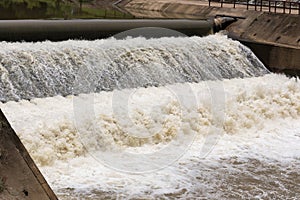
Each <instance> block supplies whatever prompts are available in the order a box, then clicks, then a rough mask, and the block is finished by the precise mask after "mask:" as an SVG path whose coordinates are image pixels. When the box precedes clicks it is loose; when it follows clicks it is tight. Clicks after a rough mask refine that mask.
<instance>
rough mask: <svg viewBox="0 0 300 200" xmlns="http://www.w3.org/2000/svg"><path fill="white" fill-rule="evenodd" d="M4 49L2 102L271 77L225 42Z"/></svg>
mask: <svg viewBox="0 0 300 200" xmlns="http://www.w3.org/2000/svg"><path fill="white" fill-rule="evenodd" d="M0 45H1V47H2V48H1V49H0V72H1V74H2V75H1V79H0V85H1V89H0V98H1V99H0V100H1V101H2V102H3V101H4V102H5V101H9V100H19V99H31V98H34V97H49V96H55V95H63V96H65V95H69V94H80V93H90V92H100V91H103V90H104V91H110V90H113V89H123V88H136V87H145V86H158V85H166V84H173V83H178V82H180V83H184V82H199V81H204V80H220V79H222V78H237V77H241V78H243V77H251V76H260V75H263V74H265V73H267V72H268V71H267V70H266V69H265V67H264V66H263V65H262V64H261V62H260V61H259V60H257V59H256V58H255V56H254V54H253V53H252V52H251V51H250V50H249V49H248V48H246V47H244V46H243V45H241V44H240V43H239V42H236V41H231V40H228V39H227V38H226V37H224V36H223V37H222V36H209V37H206V38H199V37H191V38H161V39H149V40H146V39H144V38H134V39H127V40H123V41H120V40H115V39H105V40H97V41H65V42H57V43H53V42H41V43H6V42H2V43H0ZM233 66H235V67H233Z"/></svg>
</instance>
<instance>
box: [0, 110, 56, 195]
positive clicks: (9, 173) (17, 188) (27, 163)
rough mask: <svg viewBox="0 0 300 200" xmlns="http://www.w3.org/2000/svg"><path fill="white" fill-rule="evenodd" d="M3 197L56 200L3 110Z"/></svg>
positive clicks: (0, 162)
mask: <svg viewBox="0 0 300 200" xmlns="http://www.w3.org/2000/svg"><path fill="white" fill-rule="evenodd" d="M0 199H20V200H21V199H28V200H34V199H39V200H57V197H56V195H55V194H54V193H53V191H52V190H51V188H50V187H49V185H48V184H47V182H46V180H45V179H44V177H43V175H42V174H41V172H40V171H39V169H38V168H37V166H36V165H35V163H34V162H33V160H32V159H31V157H30V155H29V154H28V152H27V150H26V149H25V147H24V146H23V144H22V143H21V141H20V139H19V138H18V136H17V135H16V133H15V132H14V130H13V129H12V128H11V126H10V124H9V122H8V121H7V119H6V118H5V116H4V114H3V113H2V111H1V110H0Z"/></svg>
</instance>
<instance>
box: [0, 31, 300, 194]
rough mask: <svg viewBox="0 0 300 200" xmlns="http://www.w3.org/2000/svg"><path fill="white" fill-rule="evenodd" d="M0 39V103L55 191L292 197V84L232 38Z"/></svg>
mask: <svg viewBox="0 0 300 200" xmlns="http://www.w3.org/2000/svg"><path fill="white" fill-rule="evenodd" d="M0 47H1V48H0V73H1V74H0V75H1V77H0V78H1V79H0V86H1V88H0V100H1V101H2V103H0V108H1V109H2V110H3V112H4V113H5V115H6V117H7V118H8V120H9V122H10V123H11V125H12V127H13V128H14V130H15V131H16V133H17V134H18V136H19V137H20V139H21V141H22V142H23V143H24V145H25V146H26V148H27V150H28V151H29V153H30V155H31V156H32V157H33V159H34V161H35V162H36V164H37V165H38V166H39V169H40V170H41V172H42V173H43V175H44V176H45V178H46V180H47V181H48V183H49V184H50V186H51V187H52V188H53V190H54V192H55V193H56V194H57V196H58V197H59V198H60V199H105V198H106V199H118V198H119V199H174V198H181V199H201V198H202V199H206V198H209V199H241V198H247V199H269V198H272V199H273V198H282V199H287V198H292V199H293V198H294V199H297V198H300V194H299V191H298V188H299V183H300V146H299V143H300V123H299V118H300V83H299V80H298V79H296V78H288V77H286V76H285V75H279V74H273V73H270V72H269V71H268V70H267V69H266V68H265V67H264V66H263V64H262V63H261V62H260V61H259V60H258V59H257V58H256V57H255V55H254V54H253V53H252V52H251V51H250V50H249V49H248V48H246V47H244V46H243V45H242V44H240V43H239V42H237V41H233V40H231V39H228V38H227V37H226V36H224V35H218V34H217V35H210V36H207V37H203V38H200V37H186V38H171V37H170V38H159V39H144V38H127V39H125V40H116V39H105V40H96V41H73V40H69V41H64V42H50V41H46V42H40V43H25V42H23V43H7V42H1V43H0Z"/></svg>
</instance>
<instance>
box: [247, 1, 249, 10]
mask: <svg viewBox="0 0 300 200" xmlns="http://www.w3.org/2000/svg"><path fill="white" fill-rule="evenodd" d="M247 10H249V0H247Z"/></svg>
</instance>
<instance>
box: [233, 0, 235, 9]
mask: <svg viewBox="0 0 300 200" xmlns="http://www.w3.org/2000/svg"><path fill="white" fill-rule="evenodd" d="M233 8H235V0H233Z"/></svg>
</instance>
